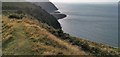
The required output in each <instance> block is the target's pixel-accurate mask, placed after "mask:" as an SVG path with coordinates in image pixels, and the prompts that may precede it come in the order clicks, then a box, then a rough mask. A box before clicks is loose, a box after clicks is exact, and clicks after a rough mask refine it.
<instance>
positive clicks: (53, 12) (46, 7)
mask: <svg viewBox="0 0 120 57" xmlns="http://www.w3.org/2000/svg"><path fill="white" fill-rule="evenodd" d="M34 4H36V5H37V6H40V7H41V8H42V9H44V10H45V11H47V12H48V13H50V14H51V15H53V16H54V17H55V18H57V19H62V18H65V17H66V16H67V15H65V14H63V13H60V12H59V11H58V8H57V7H56V6H55V5H54V4H53V3H51V2H35V3H34Z"/></svg>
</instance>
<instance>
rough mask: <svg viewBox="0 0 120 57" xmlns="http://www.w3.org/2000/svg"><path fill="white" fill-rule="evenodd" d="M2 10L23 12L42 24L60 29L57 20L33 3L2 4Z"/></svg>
mask: <svg viewBox="0 0 120 57" xmlns="http://www.w3.org/2000/svg"><path fill="white" fill-rule="evenodd" d="M3 10H10V11H16V10H19V11H24V12H26V13H28V14H30V15H32V16H34V17H35V18H37V19H38V20H39V21H41V22H43V23H47V24H48V25H50V26H52V27H54V28H56V29H61V26H60V24H59V22H58V21H57V19H56V18H55V17H54V16H52V15H51V14H49V13H48V12H46V11H45V10H44V9H42V8H41V7H40V6H36V5H35V4H33V3H27V2H3Z"/></svg>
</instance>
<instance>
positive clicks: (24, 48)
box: [2, 2, 120, 57]
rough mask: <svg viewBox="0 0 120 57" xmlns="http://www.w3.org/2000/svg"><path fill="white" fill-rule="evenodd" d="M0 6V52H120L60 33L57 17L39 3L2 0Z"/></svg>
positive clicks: (105, 54)
mask: <svg viewBox="0 0 120 57" xmlns="http://www.w3.org/2000/svg"><path fill="white" fill-rule="evenodd" d="M2 8H3V15H2V23H3V24H2V50H3V55H91V56H92V57H97V56H99V57H101V55H102V57H118V55H119V54H120V53H119V51H118V49H117V48H114V47H110V46H106V45H103V44H98V43H95V42H91V41H88V40H84V39H81V38H77V37H73V36H70V35H69V34H67V33H64V32H63V31H62V30H61V26H60V24H59V23H58V21H57V19H56V18H54V17H53V16H52V15H50V14H49V13H47V12H46V11H45V10H44V9H42V8H41V7H40V6H36V5H34V4H31V3H25V2H19V3H18V2H6V3H5V2H4V3H3V5H2ZM108 55H109V56H108Z"/></svg>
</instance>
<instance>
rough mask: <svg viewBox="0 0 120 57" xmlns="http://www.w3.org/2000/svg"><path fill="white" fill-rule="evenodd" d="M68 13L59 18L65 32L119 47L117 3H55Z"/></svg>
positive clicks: (61, 10) (60, 9)
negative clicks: (64, 16)
mask: <svg viewBox="0 0 120 57" xmlns="http://www.w3.org/2000/svg"><path fill="white" fill-rule="evenodd" d="M54 4H55V5H56V6H57V7H58V9H59V11H60V12H62V13H64V14H66V15H67V17H66V18H64V19H60V20H58V21H59V22H60V24H61V26H62V29H63V31H64V32H66V33H69V34H70V35H72V36H76V37H80V38H83V39H87V40H90V41H94V42H97V43H103V44H106V45H110V46H113V47H118V5H117V3H98V4H97V3H90V4H88V3H54Z"/></svg>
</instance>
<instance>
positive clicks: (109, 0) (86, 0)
mask: <svg viewBox="0 0 120 57" xmlns="http://www.w3.org/2000/svg"><path fill="white" fill-rule="evenodd" d="M50 1H51V2H67V3H69V2H118V1H120V0H50Z"/></svg>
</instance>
